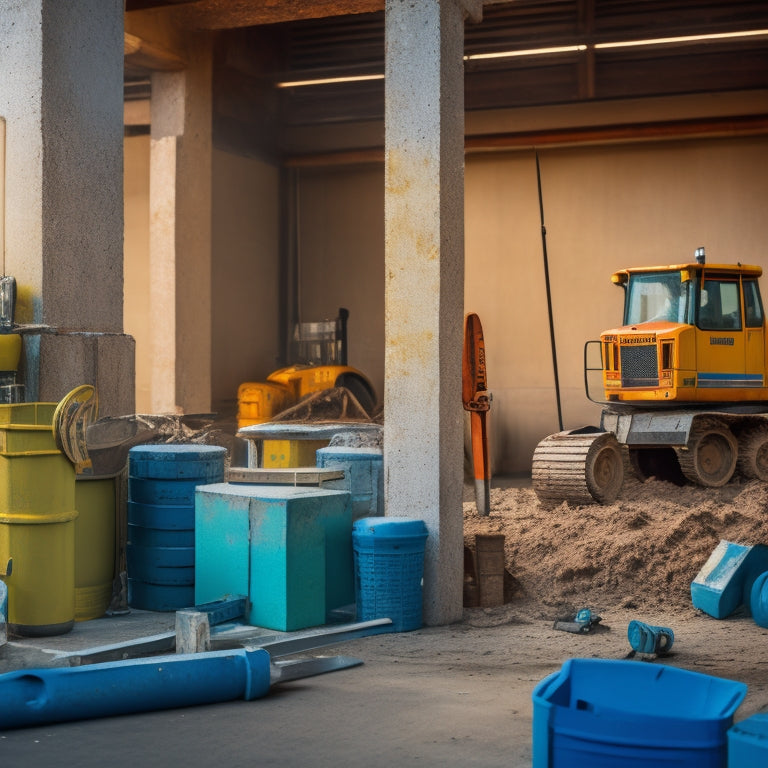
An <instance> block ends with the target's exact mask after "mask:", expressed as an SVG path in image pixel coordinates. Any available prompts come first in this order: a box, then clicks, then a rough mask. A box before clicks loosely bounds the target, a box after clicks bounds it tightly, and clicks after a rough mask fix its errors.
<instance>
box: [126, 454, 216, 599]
mask: <svg viewBox="0 0 768 768" xmlns="http://www.w3.org/2000/svg"><path fill="white" fill-rule="evenodd" d="M225 458H226V449H225V448H222V447H220V446H212V445H186V444H185V445H173V444H172V445H168V444H163V445H141V446H136V447H134V448H131V450H130V451H129V453H128V475H129V476H128V546H127V553H126V554H127V561H128V604H129V605H130V606H131V607H133V608H141V609H143V610H148V611H177V610H180V609H183V608H188V607H190V606H193V605H194V604H195V488H197V486H199V485H208V484H211V483H220V482H223V480H224V460H225Z"/></svg>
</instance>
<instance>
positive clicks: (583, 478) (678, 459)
mask: <svg viewBox="0 0 768 768" xmlns="http://www.w3.org/2000/svg"><path fill="white" fill-rule="evenodd" d="M761 274H762V269H761V268H760V267H758V266H749V265H745V264H738V263H737V264H707V263H706V256H705V252H704V249H703V248H698V249H696V252H695V261H694V262H691V263H685V264H677V265H670V266H659V267H638V268H632V269H623V270H620V271H618V272H616V273H615V274H614V275H613V276H612V278H611V279H612V281H613V283H614V284H616V285H617V286H619V287H621V288H622V289H623V290H624V318H623V321H622V325H621V326H620V327H618V328H613V329H611V330H606V331H604V332H603V333H601V335H600V339H599V341H598V340H595V341H589V342H587V344H586V345H585V354H584V360H585V365H584V367H585V386H586V390H587V396H588V397H589V399H590V400H593V401H595V402H599V403H600V404H601V405H602V406H603V410H602V414H601V419H600V427H599V428H597V427H584V428H581V429H575V430H569V431H565V432H559V433H557V434H554V435H550V436H549V437H546V438H545V439H544V440H542V441H541V442H540V443H539V444H538V445H537V447H536V449H535V451H534V454H533V466H532V480H533V487H534V490H535V491H536V493H537V495H538V497H539V499H540V500H541V501H542V502H543V503H547V504H548V505H552V504H555V503H559V502H561V501H568V502H569V503H573V504H583V503H594V502H598V503H611V502H613V501H614V500H615V499H616V497H617V495H618V493H619V491H620V489H621V486H622V483H623V479H624V465H625V456H626V457H627V458H628V460H629V461H628V463H629V465H630V466H631V468H632V471H633V472H634V473H635V474H636V475H637V476H638V477H640V478H641V479H647V478H649V477H652V476H653V477H657V478H659V479H663V480H668V481H671V482H675V483H677V484H678V485H682V484H684V483H685V482H693V483H696V484H698V485H702V486H707V487H720V486H722V485H725V484H726V483H727V482H728V481H729V480H731V478H732V477H733V476H734V475H740V476H742V477H745V478H759V479H760V480H763V481H768V375H767V373H766V365H767V364H768V350H767V348H766V345H767V344H768V332H767V331H766V318H765V312H764V308H763V303H762V299H761V297H760V287H759V284H758V278H759V277H760V276H761ZM595 376H596V377H599V379H600V385H601V386H600V389H601V390H602V392H601V396H600V397H599V398H597V397H594V396H593V395H592V393H591V392H590V389H591V385H590V381H591V378H590V377H593V378H594V377H595Z"/></svg>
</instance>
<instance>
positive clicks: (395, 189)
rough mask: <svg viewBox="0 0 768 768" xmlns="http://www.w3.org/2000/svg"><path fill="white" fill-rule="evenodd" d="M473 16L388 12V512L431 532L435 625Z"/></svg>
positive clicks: (455, 420)
mask: <svg viewBox="0 0 768 768" xmlns="http://www.w3.org/2000/svg"><path fill="white" fill-rule="evenodd" d="M465 7H466V6H465V3H462V2H460V0H442V1H441V0H420V2H418V3H414V2H412V0H387V2H386V6H385V9H386V10H385V12H386V22H385V30H386V64H385V72H386V85H385V94H386V106H385V199H384V208H385V237H386V245H385V285H386V288H385V318H386V319H385V334H386V337H385V387H384V411H385V423H386V427H385V429H384V473H385V508H386V514H387V515H407V516H410V517H418V518H421V519H423V520H424V521H425V522H426V524H427V528H428V530H429V537H428V539H427V545H426V558H425V569H424V571H425V572H424V614H423V615H424V621H425V623H427V624H432V625H435V624H446V623H450V622H452V621H456V620H458V619H460V618H461V615H462V584H463V515H462V490H463V463H462V462H463V418H464V416H463V410H462V403H461V353H462V332H463V315H464V68H463V45H464V14H465Z"/></svg>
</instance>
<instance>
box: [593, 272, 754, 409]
mask: <svg viewBox="0 0 768 768" xmlns="http://www.w3.org/2000/svg"><path fill="white" fill-rule="evenodd" d="M761 274H762V269H761V268H760V267H756V266H748V265H741V264H735V265H734V264H698V263H697V264H682V265H673V266H665V267H643V268H638V269H627V270H622V271H620V272H617V273H615V274H614V275H613V278H612V279H613V282H614V283H616V284H617V285H620V286H622V287H623V288H624V289H625V291H626V301H625V311H624V324H623V325H622V326H620V327H618V328H614V329H610V330H607V331H604V332H603V333H602V334H601V336H600V344H601V355H602V367H603V388H604V392H605V399H606V400H607V401H608V402H609V403H611V402H614V403H638V404H642V403H645V404H648V405H650V404H651V403H654V402H656V403H661V402H664V403H679V404H683V403H702V404H703V403H713V404H714V403H735V402H739V403H743V402H753V403H757V402H768V380H767V377H766V360H767V359H768V355H767V352H766V342H767V341H768V339H767V334H766V319H765V313H764V310H763V304H762V300H761V297H760V290H759V287H758V282H757V280H758V277H759V276H760V275H761ZM670 292H674V297H673V298H672V301H671V302H670V298H669V295H668V294H669V293H670Z"/></svg>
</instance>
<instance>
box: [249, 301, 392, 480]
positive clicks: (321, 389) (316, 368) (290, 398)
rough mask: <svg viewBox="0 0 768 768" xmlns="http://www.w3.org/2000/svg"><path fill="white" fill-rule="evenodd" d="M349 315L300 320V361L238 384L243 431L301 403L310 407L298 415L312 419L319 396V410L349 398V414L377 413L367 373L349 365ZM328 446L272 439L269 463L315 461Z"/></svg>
mask: <svg viewBox="0 0 768 768" xmlns="http://www.w3.org/2000/svg"><path fill="white" fill-rule="evenodd" d="M348 317H349V312H348V311H347V310H346V309H344V308H341V309H339V315H338V317H337V318H336V320H327V321H323V322H316V323H299V324H297V326H296V331H295V334H294V339H293V342H294V354H295V357H296V359H297V360H298V361H299V362H297V363H295V364H294V365H289V366H287V367H285V368H280V369H279V370H277V371H274V372H273V373H271V374H269V376H267V378H266V381H247V382H244V383H243V384H241V385H240V386H239V387H238V393H237V401H238V410H237V426H238V429H242V428H243V427H248V426H251V425H253V424H263V423H264V422H267V421H272V420H274V419H275V418H276V417H280V416H281V415H282V416H285V415H286V414H289V415H290V414H291V413H293V412H294V411H295V409H296V408H297V407H298V406H299V405H301V404H305V406H306V407H305V409H304V411H302V413H301V414H300V415H299V416H296V418H299V419H301V420H306V419H307V418H308V417H307V412H309V411H311V410H312V403H313V398H314V403H315V406H316V407H315V411H316V412H320V413H322V411H323V405H324V403H325V402H327V401H328V400H331V401H333V402H339V403H341V402H342V399H341V398H343V402H344V405H343V409H344V412H345V414H351V415H348V416H347V417H346V418H349V419H351V420H360V419H365V420H367V419H369V418H370V417H371V416H373V415H374V412H375V411H376V408H377V398H376V392H375V390H374V387H373V384H372V383H371V381H370V379H368V377H367V376H366V375H365V374H364V373H363V372H362V371H360V370H358V369H357V368H353V367H351V366H349V365H347V318H348ZM340 396H341V397H340ZM350 396H351V397H350ZM325 444H327V443H326V442H322V441H319V442H318V441H304V442H301V443H296V444H293V443H291V441H284V440H267V441H265V451H264V464H265V466H267V467H290V466H301V465H303V464H306V463H307V462H309V463H311V464H313V465H314V451H315V450H316V449H317V448H318V447H322V446H323V445H325Z"/></svg>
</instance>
